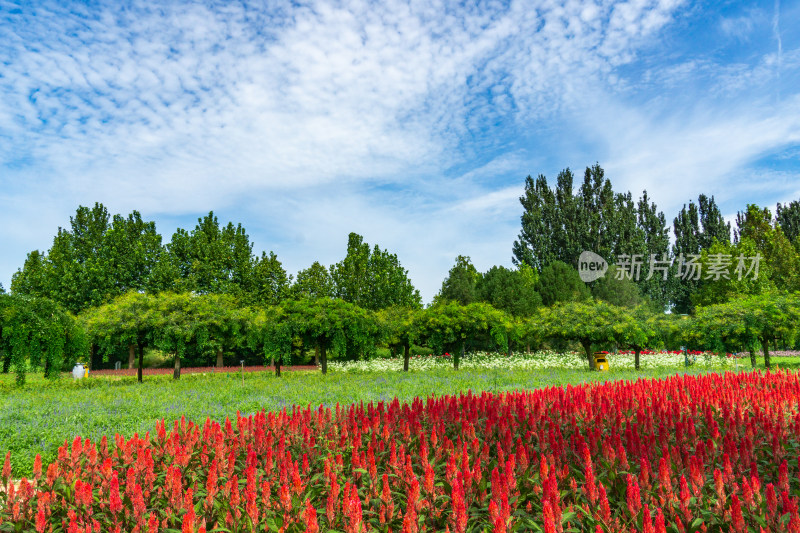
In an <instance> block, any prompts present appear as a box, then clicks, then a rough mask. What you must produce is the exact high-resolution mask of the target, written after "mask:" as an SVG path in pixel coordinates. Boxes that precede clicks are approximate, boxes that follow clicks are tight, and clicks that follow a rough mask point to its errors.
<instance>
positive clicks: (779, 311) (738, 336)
mask: <svg viewBox="0 0 800 533" xmlns="http://www.w3.org/2000/svg"><path fill="white" fill-rule="evenodd" d="M798 327H800V295H798V293H794V294H788V293H778V292H774V291H770V292H764V293H761V294H752V295H744V296H737V297H735V298H733V299H731V300H729V301H727V302H725V303H721V304H715V305H710V306H707V307H699V308H698V309H697V313H696V316H695V319H694V320H693V328H692V332H693V334H694V336H695V337H696V338H697V339H699V340H700V341H702V342H704V343H705V344H706V345H708V346H710V347H713V348H718V349H719V348H725V349H729V350H730V349H736V348H744V349H748V350H751V351H752V350H753V348H754V346H755V345H756V344H760V345H761V349H762V351H763V353H764V364H765V366H766V367H767V368H769V367H770V355H769V347H770V345H772V346H773V348H775V347H776V344H777V343H778V342H782V343H784V344H789V345H791V344H792V343H793V342H794V340H795V338H796V337H797V334H798ZM753 364H755V361H753Z"/></svg>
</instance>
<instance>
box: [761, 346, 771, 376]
mask: <svg viewBox="0 0 800 533" xmlns="http://www.w3.org/2000/svg"><path fill="white" fill-rule="evenodd" d="M761 349H762V350H764V366H765V367H767V370H769V369H770V368H772V367H771V366H770V364H769V363H770V361H769V341H768V340H767V339H761Z"/></svg>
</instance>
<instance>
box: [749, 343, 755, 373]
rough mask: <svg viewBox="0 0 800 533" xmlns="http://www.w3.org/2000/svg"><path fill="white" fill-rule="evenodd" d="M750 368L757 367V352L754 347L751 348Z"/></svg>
mask: <svg viewBox="0 0 800 533" xmlns="http://www.w3.org/2000/svg"><path fill="white" fill-rule="evenodd" d="M750 366H752V367H753V368H755V367H756V351H755V349H754V348H753V347H752V346H751V347H750Z"/></svg>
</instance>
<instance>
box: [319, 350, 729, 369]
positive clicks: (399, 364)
mask: <svg viewBox="0 0 800 533" xmlns="http://www.w3.org/2000/svg"><path fill="white" fill-rule="evenodd" d="M690 356H691V361H692V364H693V365H695V366H697V367H699V368H709V369H736V367H737V361H738V359H739V358H737V357H734V356H732V355H731V354H723V355H722V356H720V355H718V354H714V353H711V352H690ZM634 359H635V357H634V354H633V352H619V353H616V354H609V358H608V360H609V364H610V366H611V368H612V369H617V368H627V369H631V368H635V364H634ZM738 364H741V362H740V361H739V362H738ZM452 366H453V359H452V356H451V355H450V354H444V355H427V356H416V357H412V358H411V359H410V361H409V369H410V370H428V369H433V368H442V367H452ZM639 366H640V368H643V369H648V368H676V369H678V368H683V367H684V355H683V354H682V353H681V352H666V351H661V352H655V351H648V352H647V353H645V352H642V354H640V363H639ZM459 367H460V368H485V369H493V368H509V369H511V368H519V369H528V370H546V369H562V368H572V369H584V368H588V363H587V361H586V357H585V356H584V354H583V353H579V352H554V351H540V352H534V353H531V354H526V353H514V354H513V355H511V356H508V355H506V354H504V353H491V352H475V353H467V354H466V355H465V356H464V357H463V358H462V359H461V361H460V362H459ZM328 369H329V370H331V371H333V372H391V371H400V370H402V369H403V359H402V357H394V358H390V359H371V360H369V361H329V362H328Z"/></svg>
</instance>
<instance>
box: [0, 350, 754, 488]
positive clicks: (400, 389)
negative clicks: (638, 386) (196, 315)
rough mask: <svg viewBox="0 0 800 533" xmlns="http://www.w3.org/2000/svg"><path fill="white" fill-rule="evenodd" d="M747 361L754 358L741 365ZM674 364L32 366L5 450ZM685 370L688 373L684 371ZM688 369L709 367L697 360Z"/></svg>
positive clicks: (2, 431)
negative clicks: (95, 372)
mask: <svg viewBox="0 0 800 533" xmlns="http://www.w3.org/2000/svg"><path fill="white" fill-rule="evenodd" d="M743 369H744V370H749V364H747V365H745V366H744V367H743ZM675 373H676V370H675V369H658V370H648V371H646V372H644V371H640V372H636V371H632V370H613V369H612V371H610V372H601V373H597V372H589V371H588V370H553V371H541V372H531V371H526V370H483V369H471V370H467V369H462V370H460V371H458V372H456V371H453V370H452V369H441V370H439V369H437V370H430V371H425V372H410V373H403V372H391V373H358V374H349V373H329V374H328V375H327V376H322V374H321V373H319V372H284V375H283V377H281V378H275V377H274V375H273V374H272V373H266V372H264V373H252V374H245V376H244V385H243V384H242V378H241V376H240V375H239V374H207V375H200V374H197V375H185V376H183V377H181V379H180V380H179V381H173V380H172V378H171V377H170V376H155V377H150V376H147V377H146V378H145V382H144V383H143V384H138V383H136V381H135V378H128V377H124V378H118V377H117V378H105V377H92V378H88V379H83V380H78V381H73V380H72V379H69V378H62V379H58V380H53V381H51V380H45V379H43V378H41V377H40V376H35V375H29V376H28V384H27V385H26V386H25V387H24V388H22V389H18V388H16V387H15V386H14V385H13V375H0V397H2V405H1V406H0V452H2V454H3V455H5V452H6V451H7V450H11V453H12V467H13V473H14V476H16V477H22V476H25V475H29V474H30V472H31V468H32V465H33V459H34V457H35V455H36V454H37V453H39V454H41V455H42V459H43V460H44V462H45V464H46V463H47V462H49V461H50V460H51V459H52V458H54V457H55V455H56V453H57V450H58V447H59V446H60V445H61V444H63V443H64V440H65V439H66V440H68V441H70V442H71V441H72V440H73V439H74V437H75V436H76V435H80V436H82V437H84V438H86V437H88V438H91V439H92V440H93V441H98V440H100V438H101V437H102V436H103V435H107V436H108V437H109V438H111V437H113V436H114V434H116V433H120V434H122V435H123V436H126V437H129V436H131V435H133V434H134V433H137V432H138V433H139V434H144V433H145V432H147V431H152V430H153V429H154V427H155V422H156V421H157V420H161V419H162V418H163V419H165V420H166V421H167V422H171V421H172V420H175V419H179V418H180V417H181V416H182V415H185V416H186V417H187V419H191V420H195V421H200V422H202V421H205V419H206V417H211V418H212V419H216V420H219V421H224V419H225V418H226V417H233V416H235V415H236V412H237V411H240V412H241V413H242V414H249V413H253V412H256V411H259V410H261V409H266V410H268V411H279V410H281V409H283V408H289V409H291V406H292V405H302V406H305V405H308V404H311V405H312V406H315V407H316V406H319V405H321V404H322V405H325V406H328V407H333V406H335V405H336V404H337V403H339V404H341V405H347V404H350V403H355V402H359V401H363V402H365V403H367V402H379V401H390V400H392V399H393V398H394V397H398V398H399V399H400V400H401V401H410V400H411V399H412V398H414V397H416V396H421V397H425V396H430V395H444V394H458V393H459V392H462V391H463V392H465V391H467V390H472V391H473V392H482V391H507V390H515V389H535V388H542V387H547V386H553V385H556V386H560V385H566V384H578V383H584V382H592V381H605V380H615V379H627V380H635V379H638V378H661V377H667V376H671V375H674V374H675ZM681 373H683V372H681ZM688 373H692V374H694V373H702V371H695V370H691V369H689V372H688Z"/></svg>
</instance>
